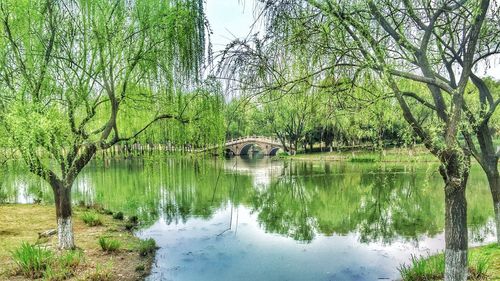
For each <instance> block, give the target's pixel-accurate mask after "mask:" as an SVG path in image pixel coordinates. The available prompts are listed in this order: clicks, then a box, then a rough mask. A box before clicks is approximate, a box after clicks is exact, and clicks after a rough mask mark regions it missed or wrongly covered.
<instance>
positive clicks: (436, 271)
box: [398, 254, 489, 281]
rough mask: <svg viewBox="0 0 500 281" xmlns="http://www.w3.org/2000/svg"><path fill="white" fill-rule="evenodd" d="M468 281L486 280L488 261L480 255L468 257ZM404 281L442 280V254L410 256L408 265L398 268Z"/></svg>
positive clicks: (443, 267)
mask: <svg viewBox="0 0 500 281" xmlns="http://www.w3.org/2000/svg"><path fill="white" fill-rule="evenodd" d="M468 264H469V280H486V277H487V274H488V268H489V259H488V258H487V257H484V256H482V255H478V254H470V255H469V256H468ZM398 270H399V272H400V274H401V277H402V278H403V280H404V281H428V280H443V278H444V272H445V260H444V255H443V254H437V255H433V256H427V257H425V256H420V257H416V256H412V257H411V261H410V264H408V265H406V264H403V265H401V266H400V267H399V268H398Z"/></svg>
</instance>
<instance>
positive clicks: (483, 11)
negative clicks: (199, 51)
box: [227, 0, 499, 281]
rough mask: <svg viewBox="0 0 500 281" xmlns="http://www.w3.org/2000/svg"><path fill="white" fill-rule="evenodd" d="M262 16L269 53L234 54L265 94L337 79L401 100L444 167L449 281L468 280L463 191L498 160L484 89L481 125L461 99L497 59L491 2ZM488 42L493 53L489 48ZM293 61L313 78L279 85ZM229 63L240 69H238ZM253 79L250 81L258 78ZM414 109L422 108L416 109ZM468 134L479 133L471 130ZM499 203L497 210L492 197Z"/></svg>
mask: <svg viewBox="0 0 500 281" xmlns="http://www.w3.org/2000/svg"><path fill="white" fill-rule="evenodd" d="M262 14H263V15H264V18H265V22H266V23H267V29H266V31H267V33H266V37H265V39H264V40H265V42H269V43H268V44H267V45H268V46H264V47H263V46H262V45H263V44H254V45H250V44H248V43H243V44H238V45H237V47H235V46H229V47H230V48H232V50H239V51H241V50H243V51H244V53H245V54H246V56H253V57H255V58H256V59H254V60H251V61H252V62H255V64H253V63H252V64H251V67H249V66H243V67H240V69H241V72H240V73H241V74H239V75H244V74H245V72H247V70H249V68H253V69H257V70H260V71H261V72H266V73H268V74H267V75H264V74H259V75H260V78H261V80H263V81H265V83H262V85H263V87H267V88H268V89H269V88H270V89H275V88H280V89H284V90H286V89H289V88H293V85H295V84H297V82H298V83H302V82H303V81H311V80H313V81H318V80H319V81H329V82H330V85H331V86H332V87H337V88H338V86H339V82H340V81H343V80H341V79H339V77H341V76H346V77H352V79H353V83H352V84H353V86H356V87H359V86H360V84H361V85H362V84H363V83H365V82H367V83H366V86H368V87H370V82H372V81H373V80H370V79H367V78H366V77H370V76H371V77H373V76H378V77H380V81H381V82H383V83H384V85H385V88H386V89H388V91H389V92H391V93H390V95H394V96H395V99H396V101H397V104H398V105H399V107H400V109H401V111H402V115H403V117H404V119H405V120H406V122H407V123H408V124H409V125H410V126H411V127H412V129H413V131H414V133H415V134H416V135H417V136H418V137H419V138H420V140H421V141H422V142H423V143H424V145H425V146H426V147H427V149H428V150H429V151H430V152H431V153H432V154H434V155H435V156H436V157H437V158H438V159H439V161H440V162H441V166H440V169H439V170H440V173H441V175H442V177H443V180H444V183H445V187H444V189H445V203H446V204H445V205H446V207H445V209H446V210H445V213H446V223H445V232H446V235H445V236H446V239H445V240H446V251H445V260H446V273H445V280H447V281H448V280H466V278H467V241H468V239H467V224H466V222H467V202H466V198H465V188H466V184H467V179H468V176H469V167H470V157H471V155H474V157H476V159H479V161H480V163H481V158H484V159H488V160H487V161H482V162H483V164H482V165H483V167H484V166H488V167H489V170H490V172H491V173H492V174H494V172H495V171H492V169H491V167H494V166H496V165H497V161H498V155H496V154H495V153H492V150H491V149H490V148H491V147H492V146H491V135H489V136H486V137H484V134H490V133H486V132H487V131H488V130H487V129H488V128H487V126H486V128H485V129H484V130H483V129H479V127H480V126H478V124H479V125H482V124H487V123H488V120H489V118H490V117H491V115H492V114H493V113H494V111H495V109H496V107H497V105H498V100H495V99H493V98H492V97H491V95H489V94H488V93H487V92H486V91H484V89H483V90H482V91H480V94H479V100H480V102H481V107H479V108H480V109H482V110H480V111H479V112H478V114H477V115H479V116H480V117H481V118H480V119H479V120H480V121H479V123H478V122H477V120H474V118H472V117H474V114H473V113H469V109H470V108H471V106H469V105H468V104H467V102H466V95H465V93H466V91H467V89H468V85H469V82H470V81H472V82H473V83H474V84H475V85H476V87H478V88H480V83H478V79H477V77H478V76H477V75H475V74H474V70H475V66H476V65H477V64H478V63H480V62H481V61H483V60H484V59H485V58H487V57H488V56H490V55H493V54H496V53H498V51H499V48H497V47H498V39H495V40H491V39H492V37H494V35H493V34H494V33H495V32H494V30H496V33H498V30H497V29H498V26H496V27H495V26H494V25H491V24H489V23H490V22H492V23H495V22H497V21H498V14H499V10H498V7H497V6H496V5H490V1H488V0H481V1H451V0H450V1H447V0H444V1H427V0H420V1H416V2H415V1H413V2H411V1H392V0H380V1H374V0H371V1H354V2H345V1H340V0H333V1H326V0H304V1H287V0H277V1H265V5H263V13H262ZM488 40H490V41H492V42H493V43H490V44H483V43H486V42H487V41H488ZM495 44H496V45H495ZM297 46H299V47H297ZM484 46H488V47H484ZM495 46H497V47H495ZM250 49H251V50H250ZM249 50H250V51H249ZM262 50H263V51H262ZM227 53H231V50H228V52H227ZM265 53H267V56H265V55H263V54H265ZM236 57H239V58H241V57H242V56H236ZM273 57H275V59H272V60H269V59H263V58H273ZM276 57H277V58H276ZM296 57H299V58H301V59H302V58H304V57H307V58H308V59H309V63H308V64H306V65H307V70H308V71H307V72H305V73H304V74H302V75H300V76H293V77H291V76H286V75H281V73H286V71H285V72H282V71H281V68H279V67H276V66H275V65H278V66H280V65H281V64H280V62H283V61H285V62H289V61H293V58H296ZM229 61H231V60H229ZM232 62H233V65H237V62H238V60H234V59H233V60H232ZM276 62H278V63H276ZM254 65H255V66H254ZM258 65H261V67H258ZM249 76H250V77H252V78H253V79H254V76H255V75H253V74H250V75H249ZM241 80H244V81H245V79H241ZM475 81H476V82H475ZM316 84H317V83H316ZM322 85H323V86H324V85H325V83H323V84H322ZM478 85H479V86H478ZM413 102H417V104H418V106H410V104H411V103H413ZM419 107H420V108H425V109H426V110H428V111H431V112H432V114H433V116H435V118H433V119H432V122H421V121H420V120H418V118H417V116H416V112H417V110H421V109H419ZM464 112H465V114H464ZM467 124H469V125H470V126H471V127H472V128H473V129H474V130H473V131H470V130H468V129H467ZM479 132H480V133H479ZM471 134H472V135H473V134H477V135H478V140H479V144H480V146H481V150H482V153H481V155H480V157H478V155H479V153H478V152H477V151H474V146H473V142H472V138H471V137H470V135H471ZM459 135H464V139H465V140H466V141H465V142H464V141H461V139H460V138H459ZM482 142H483V144H481V143H482ZM486 162H488V163H494V164H491V165H490V164H488V165H486ZM496 173H498V170H496ZM492 178H493V179H494V176H493V177H492ZM495 190H496V189H495ZM492 191H493V189H492ZM495 192H496V191H495ZM493 193H494V192H493ZM493 197H494V200H495V194H494V196H493ZM497 213H498V212H497ZM497 217H498V216H497Z"/></svg>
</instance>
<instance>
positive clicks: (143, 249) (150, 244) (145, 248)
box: [139, 238, 156, 256]
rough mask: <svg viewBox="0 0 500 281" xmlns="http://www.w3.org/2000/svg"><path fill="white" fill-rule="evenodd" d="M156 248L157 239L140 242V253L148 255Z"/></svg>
mask: <svg viewBox="0 0 500 281" xmlns="http://www.w3.org/2000/svg"><path fill="white" fill-rule="evenodd" d="M155 250H156V241H155V240H154V239H153V238H149V239H146V240H141V241H140V242H139V254H140V255H141V256H147V255H149V254H153V253H154V252H155Z"/></svg>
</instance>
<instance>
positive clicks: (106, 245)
mask: <svg viewBox="0 0 500 281" xmlns="http://www.w3.org/2000/svg"><path fill="white" fill-rule="evenodd" d="M99 246H101V249H102V250H103V251H105V252H108V253H111V252H116V251H118V249H120V246H121V243H120V241H118V240H115V239H110V238H106V237H101V238H99Z"/></svg>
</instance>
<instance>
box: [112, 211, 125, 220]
mask: <svg viewBox="0 0 500 281" xmlns="http://www.w3.org/2000/svg"><path fill="white" fill-rule="evenodd" d="M113 218H114V219H115V220H123V213H122V212H118V213H115V214H114V215H113Z"/></svg>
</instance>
